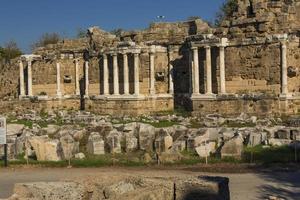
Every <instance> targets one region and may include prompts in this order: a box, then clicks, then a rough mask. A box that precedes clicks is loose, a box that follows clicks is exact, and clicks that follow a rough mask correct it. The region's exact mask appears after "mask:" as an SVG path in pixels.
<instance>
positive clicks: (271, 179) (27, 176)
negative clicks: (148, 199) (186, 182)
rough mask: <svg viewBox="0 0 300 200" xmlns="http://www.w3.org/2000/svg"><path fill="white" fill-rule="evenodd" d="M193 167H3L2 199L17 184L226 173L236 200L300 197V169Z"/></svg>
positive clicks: (0, 171)
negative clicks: (228, 170) (221, 170)
mask: <svg viewBox="0 0 300 200" xmlns="http://www.w3.org/2000/svg"><path fill="white" fill-rule="evenodd" d="M200 171H201V169H199V170H198V169H197V168H195V167H193V168H153V167H151V168H150V167H146V168H145V167H130V168H128V167H104V168H71V169H67V168H15V169H14V168H10V169H4V168H0V198H7V197H9V196H10V195H11V194H12V193H13V187H14V184H15V183H21V182H37V181H45V182H51V181H59V180H72V179H81V178H82V179H84V178H86V177H88V176H91V177H100V178H101V177H109V176H120V177H122V176H128V175H129V176H132V175H139V176H147V177H174V176H180V177H185V176H199V175H211V176H225V177H228V178H229V179H230V186H229V187H230V193H231V199H233V200H248V199H249V200H255V199H265V197H267V196H270V195H273V196H277V197H282V198H284V199H291V200H299V199H300V171H299V170H282V169H281V170H278V169H277V170H275V169H271V170H270V169H268V170H259V171H257V172H253V171H252V172H246V173H240V172H239V173H208V172H200Z"/></svg>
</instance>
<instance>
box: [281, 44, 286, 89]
mask: <svg viewBox="0 0 300 200" xmlns="http://www.w3.org/2000/svg"><path fill="white" fill-rule="evenodd" d="M287 70H288V69H287V46H286V42H282V43H281V76H282V77H281V94H282V95H287V94H288V77H287Z"/></svg>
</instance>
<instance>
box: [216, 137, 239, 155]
mask: <svg viewBox="0 0 300 200" xmlns="http://www.w3.org/2000/svg"><path fill="white" fill-rule="evenodd" d="M243 147H244V144H243V138H242V137H241V136H235V137H234V138H232V139H230V140H228V141H227V142H225V144H224V145H223V147H222V149H221V156H222V158H223V157H236V158H240V157H241V155H242V151H243Z"/></svg>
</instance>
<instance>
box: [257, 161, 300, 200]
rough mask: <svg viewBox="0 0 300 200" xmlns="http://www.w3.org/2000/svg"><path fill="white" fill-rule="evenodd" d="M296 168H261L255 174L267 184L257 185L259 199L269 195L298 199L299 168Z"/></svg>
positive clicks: (299, 184) (299, 190) (299, 196)
mask: <svg viewBox="0 0 300 200" xmlns="http://www.w3.org/2000/svg"><path fill="white" fill-rule="evenodd" d="M297 168H298V169H289V168H282V169H272V170H263V171H260V172H258V173H257V175H258V176H259V177H260V178H262V179H264V180H265V181H266V182H267V184H266V185H262V186H258V190H259V194H258V198H259V199H267V198H268V197H270V196H274V197H277V198H283V199H288V200H299V199H300V170H299V166H298V167H297Z"/></svg>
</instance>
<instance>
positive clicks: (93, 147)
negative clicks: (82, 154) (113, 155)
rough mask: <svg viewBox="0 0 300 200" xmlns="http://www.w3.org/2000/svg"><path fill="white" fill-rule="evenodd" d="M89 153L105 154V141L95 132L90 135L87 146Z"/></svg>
mask: <svg viewBox="0 0 300 200" xmlns="http://www.w3.org/2000/svg"><path fill="white" fill-rule="evenodd" d="M87 152H88V153H89V154H92V155H103V154H105V148H104V140H103V138H102V137H101V136H100V134H99V133H97V132H93V133H91V134H90V136H89V139H88V144H87Z"/></svg>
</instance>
